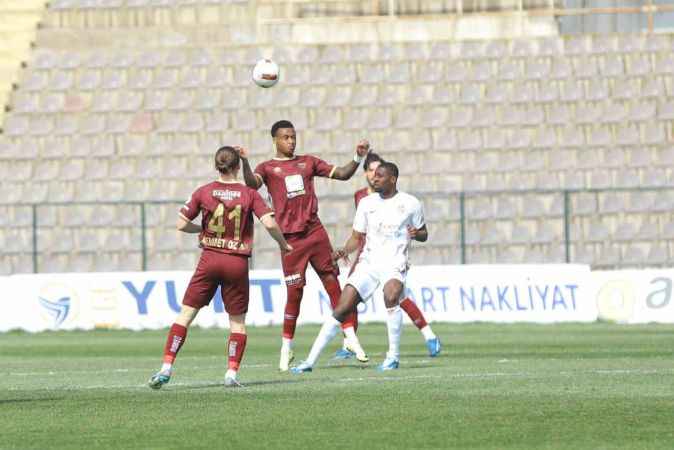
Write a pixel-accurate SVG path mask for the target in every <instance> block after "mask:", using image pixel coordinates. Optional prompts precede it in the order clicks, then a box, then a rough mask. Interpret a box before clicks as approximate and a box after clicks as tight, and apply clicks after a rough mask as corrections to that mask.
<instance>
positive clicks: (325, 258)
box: [281, 223, 339, 286]
mask: <svg viewBox="0 0 674 450" xmlns="http://www.w3.org/2000/svg"><path fill="white" fill-rule="evenodd" d="M285 238H286V240H287V241H288V243H289V244H290V245H292V247H293V251H292V252H289V253H285V254H283V255H282V256H281V263H282V265H283V275H284V277H285V282H286V285H287V286H293V285H294V286H304V285H305V284H306V276H305V275H306V272H307V266H308V265H309V263H311V267H313V268H314V270H315V271H316V273H317V274H318V275H323V274H333V275H335V276H337V275H339V267H337V265H336V264H335V263H334V262H333V260H332V245H330V238H329V237H328V233H327V232H326V231H325V228H323V225H321V224H320V223H319V224H318V225H316V226H313V227H311V228H310V229H309V230H307V231H306V232H304V233H292V234H286V235H285Z"/></svg>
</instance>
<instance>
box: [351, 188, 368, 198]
mask: <svg viewBox="0 0 674 450" xmlns="http://www.w3.org/2000/svg"><path fill="white" fill-rule="evenodd" d="M367 195H368V188H367V186H366V187H364V188H361V189H358V190H357V191H356V192H354V193H353V196H354V197H362V198H364V197H366V196H367Z"/></svg>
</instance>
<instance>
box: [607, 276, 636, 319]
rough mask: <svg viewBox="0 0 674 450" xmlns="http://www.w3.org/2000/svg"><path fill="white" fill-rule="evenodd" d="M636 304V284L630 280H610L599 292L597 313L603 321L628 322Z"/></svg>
mask: <svg viewBox="0 0 674 450" xmlns="http://www.w3.org/2000/svg"><path fill="white" fill-rule="evenodd" d="M635 302H636V294H635V291H634V283H632V281H630V280H621V279H615V280H609V281H607V282H605V283H603V284H602V285H601V287H600V288H599V289H598V290H597V311H598V315H599V318H600V319H602V320H608V321H612V322H621V323H624V322H628V321H629V319H630V318H631V317H632V314H633V312H634V303H635Z"/></svg>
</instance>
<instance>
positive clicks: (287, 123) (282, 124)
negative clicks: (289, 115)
mask: <svg viewBox="0 0 674 450" xmlns="http://www.w3.org/2000/svg"><path fill="white" fill-rule="evenodd" d="M279 128H292V129H295V126H294V125H293V124H292V122H291V121H289V120H279V121H278V122H276V123H275V124H274V125H272V126H271V137H276V132H277V131H278V129H279Z"/></svg>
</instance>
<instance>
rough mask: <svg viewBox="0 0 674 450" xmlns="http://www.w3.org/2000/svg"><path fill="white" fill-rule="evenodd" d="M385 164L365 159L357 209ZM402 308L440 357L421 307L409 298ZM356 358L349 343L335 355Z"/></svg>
mask: <svg viewBox="0 0 674 450" xmlns="http://www.w3.org/2000/svg"><path fill="white" fill-rule="evenodd" d="M382 162H383V159H382V158H381V157H380V156H379V155H378V154H376V153H373V152H370V153H368V155H367V157H366V158H365V164H363V171H364V172H365V181H367V186H366V187H364V188H362V189H359V190H357V191H356V192H355V194H354V195H353V199H354V202H355V203H356V208H357V207H358V203H360V201H361V200H362V199H363V198H365V197H367V196H368V195H370V194H372V193H373V192H374V186H373V184H372V183H373V181H374V173H375V171H376V170H377V167H379V165H380V164H381V163H382ZM364 243H365V242H361V244H360V245H361V249H362V245H363V244H364ZM361 249H359V250H358V253H359V254H360V250H361ZM355 261H358V256H356V258H355ZM354 268H355V265H354V266H353V267H351V272H353V269H354ZM400 307H401V308H402V309H403V311H405V313H406V314H407V315H408V316H409V318H410V320H411V321H412V323H414V325H415V326H416V327H417V328H418V329H419V331H421V334H422V335H423V336H424V340H425V341H426V348H427V349H428V354H429V355H430V356H431V357H434V356H438V355H439V354H440V350H441V344H440V339H438V337H437V336H436V335H435V333H433V330H432V329H431V326H430V325H429V324H428V322H426V318H425V317H424V314H423V313H422V312H421V310H420V309H419V307H418V306H417V305H416V303H414V302H413V301H412V299H410V298H409V297H406V298H405V299H404V300H402V301H401V302H400ZM353 356H354V354H353V352H352V351H350V350H349V346H348V343H347V342H346V341H345V342H344V345H343V346H342V348H341V349H339V350H337V353H335V358H336V359H348V358H352V357H353Z"/></svg>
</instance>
